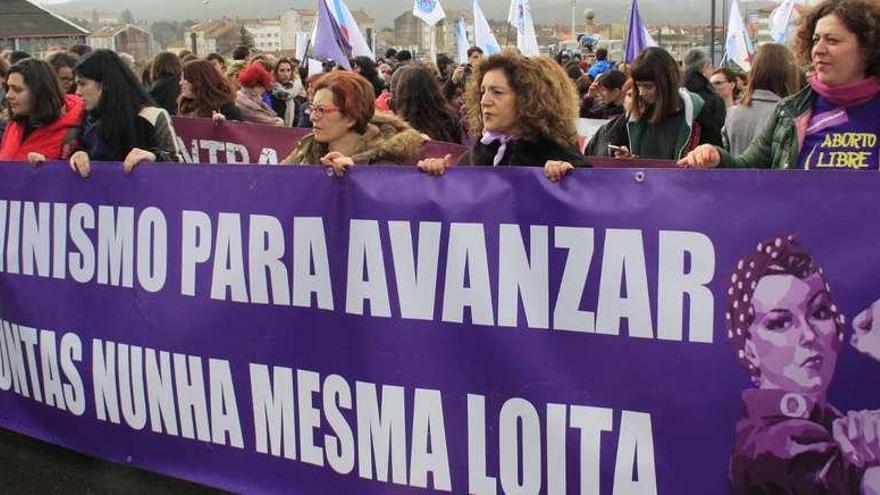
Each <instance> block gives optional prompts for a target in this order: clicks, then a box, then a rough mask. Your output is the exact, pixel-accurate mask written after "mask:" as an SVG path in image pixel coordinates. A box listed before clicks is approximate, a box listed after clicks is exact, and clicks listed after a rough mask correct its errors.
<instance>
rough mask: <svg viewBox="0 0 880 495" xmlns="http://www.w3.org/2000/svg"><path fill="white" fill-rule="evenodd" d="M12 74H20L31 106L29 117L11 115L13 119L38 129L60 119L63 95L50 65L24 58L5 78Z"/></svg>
mask: <svg viewBox="0 0 880 495" xmlns="http://www.w3.org/2000/svg"><path fill="white" fill-rule="evenodd" d="M12 74H21V78H22V79H24V83H25V84H26V85H27V87H28V89H29V90H30V93H31V95H30V97H31V106H32V109H31V113H30V114H29V115H22V116H17V115H13V117H12V118H13V119H15V120H17V121H20V122H26V123H27V124H28V125H30V126H33V127H39V126H41V125H45V124H49V123H51V122H54V121H56V120H58V117H61V112H62V111H63V110H64V93H62V92H61V85H60V83H59V82H58V76H57V75H56V74H55V71H54V70H53V69H52V66H51V65H49V64H48V63H46V62H44V61H42V60H37V59H35V58H26V59H24V60H22V61H20V62H18V63H17V64H15V65H13V66H12V67H11V68H10V69H9V72H8V74H7V78H8V76H11V75H12ZM7 82H8V80H7Z"/></svg>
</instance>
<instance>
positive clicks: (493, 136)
mask: <svg viewBox="0 0 880 495" xmlns="http://www.w3.org/2000/svg"><path fill="white" fill-rule="evenodd" d="M517 139H518V137H517V136H513V135H511V134H505V133H503V132H495V131H486V130H484V131H483V137H482V138H480V143H482V144H485V145H489V144H492V143H494V142H495V141H499V142H500V143H501V145H500V146H498V151H497V152H495V158H494V159H493V160H492V166H493V167H497V166H498V164H499V163H501V160H502V159H503V158H504V152H505V151H507V143H509V142H510V141H516V140H517Z"/></svg>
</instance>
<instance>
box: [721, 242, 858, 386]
mask: <svg viewBox="0 0 880 495" xmlns="http://www.w3.org/2000/svg"><path fill="white" fill-rule="evenodd" d="M813 273H818V274H819V275H820V276H822V278H823V281H824V282H825V290H826V291H828V294H829V297H830V298H831V301H832V302H831V313H832V317H833V318H834V322H835V323H836V325H837V336H838V339H839V340H840V341H842V340H843V328H844V323H845V317H844V315H843V314H842V313H840V309H839V308H838V307H837V304H835V303H834V298H833V296H832V295H831V287H830V286H829V285H828V282H827V281H826V280H824V279H825V272H824V271H823V270H822V268H821V267H819V265H817V264H816V263H815V262H814V261H813V257H812V256H811V255H810V254H809V253H808V252H807V251H806V250H805V249H804V248H802V247H801V246H800V245H799V244H798V242H797V239H796V238H795V236H794V235H793V234H792V235H786V236H781V237H775V238H772V239H768V240H766V241H763V242H760V243H758V245H757V246H756V247H755V250H754V251H753V252H751V253H749V254H748V255H746V256H744V257H743V258H741V259H740V260H739V261H737V263H736V267H735V269H734V271H733V273H732V274H731V275H730V286H729V287H728V289H727V305H726V312H725V314H724V321H725V326H726V329H727V339H728V340H729V341H730V343H731V344H732V345H733V346H734V348H735V349H736V351H737V359H738V360H739V363H740V365H741V366H742V367H744V368H746V369H748V370H749V372H750V373H751V374H752V376H757V375H758V374H759V373H760V370H758V369H755V367H754V365H753V364H752V363H751V362H750V361H749V360H748V358H747V357H746V353H745V343H746V340H747V339H748V338H749V328H750V327H751V326H752V323H753V322H754V320H755V309H754V307H753V306H752V297H753V296H754V294H755V288H757V286H758V282H759V281H760V280H761V279H762V278H763V277H766V276H768V275H783V274H785V275H794V276H796V277H798V278H802V279H803V278H807V277H808V276H810V275H811V274H813Z"/></svg>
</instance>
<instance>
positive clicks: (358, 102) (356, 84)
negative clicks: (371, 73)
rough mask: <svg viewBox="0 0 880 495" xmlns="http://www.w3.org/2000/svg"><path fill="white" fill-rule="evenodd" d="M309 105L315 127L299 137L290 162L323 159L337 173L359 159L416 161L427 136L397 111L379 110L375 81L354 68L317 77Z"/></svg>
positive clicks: (394, 161)
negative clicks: (372, 81)
mask: <svg viewBox="0 0 880 495" xmlns="http://www.w3.org/2000/svg"><path fill="white" fill-rule="evenodd" d="M311 88H313V89H314V91H315V96H314V98H313V99H312V103H311V105H310V107H309V109H308V112H309V119H310V120H311V122H312V124H313V129H314V132H312V133H311V134H309V135H307V136H305V137H304V138H303V139H301V140H300V141H299V143H298V144H297V146H296V149H294V150H293V152H292V153H291V154H290V155H289V156H288V157H287V158H285V159H284V160H283V162H282V163H285V164H297V165H305V164H318V163H321V164H323V165H325V166H327V167H331V168H332V170H333V172H334V173H335V174H336V175H342V174H343V173H345V169H346V168H347V167H348V166H350V165H354V164H355V163H358V164H370V163H385V164H388V163H391V164H404V163H414V162H415V160H416V158H417V157H418V154H419V152H420V151H421V146H422V142H423V141H424V140H425V139H426V138H425V137H424V136H423V135H422V134H421V133H419V131H417V130H415V129H413V128H412V127H410V126H409V124H407V123H406V122H404V121H403V120H402V119H400V118H399V117H396V116H394V115H393V114H384V113H378V114H377V113H376V107H375V102H374V98H375V93H374V91H373V85H372V84H370V82H369V81H367V80H366V79H365V78H364V77H363V76H360V75H358V74H355V73H353V72H343V71H334V72H331V73H329V74H326V75H324V76H321V77H320V78H319V79H317V80H316V81H315V82H314V84H313V86H312V87H310V89H311Z"/></svg>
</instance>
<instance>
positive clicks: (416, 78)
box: [391, 65, 461, 143]
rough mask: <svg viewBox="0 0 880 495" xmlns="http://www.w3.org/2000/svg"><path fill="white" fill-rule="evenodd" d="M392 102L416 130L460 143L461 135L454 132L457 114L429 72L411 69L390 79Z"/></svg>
mask: <svg viewBox="0 0 880 495" xmlns="http://www.w3.org/2000/svg"><path fill="white" fill-rule="evenodd" d="M391 98H392V100H391V103H392V107H393V108H394V112H395V113H397V114H398V115H399V116H401V117H403V119H404V120H406V121H407V122H408V123H409V124H410V125H411V126H413V127H414V128H415V129H417V130H419V131H421V132H424V133H425V134H427V135H428V136H431V138H432V139H436V140H438V141H446V142H450V143H458V142H460V141H461V132H460V131H459V132H455V130H457V129H458V125H457V124H458V123H457V122H456V119H455V113H454V111H453V110H452V107H451V106H450V105H449V102H448V101H446V98H445V97H444V96H443V93H441V92H440V85H439V83H438V82H437V79H436V78H435V77H434V75H433V74H431V71H429V70H428V69H427V68H425V67H421V66H416V65H411V66H404V67H401V68H399V69H397V72H395V73H394V76H393V77H392V79H391Z"/></svg>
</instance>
